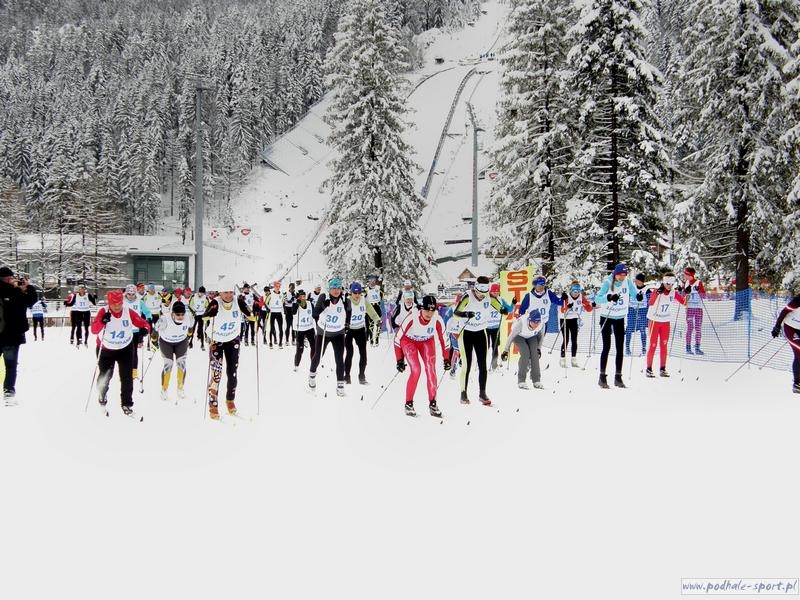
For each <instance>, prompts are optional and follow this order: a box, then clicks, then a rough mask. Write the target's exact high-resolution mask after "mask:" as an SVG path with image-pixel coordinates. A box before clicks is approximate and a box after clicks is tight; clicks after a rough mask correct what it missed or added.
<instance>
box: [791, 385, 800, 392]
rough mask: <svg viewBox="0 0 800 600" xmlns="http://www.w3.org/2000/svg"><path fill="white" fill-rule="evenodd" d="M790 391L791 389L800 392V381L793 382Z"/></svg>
mask: <svg viewBox="0 0 800 600" xmlns="http://www.w3.org/2000/svg"><path fill="white" fill-rule="evenodd" d="M792 391H793V392H794V393H795V394H800V383H795V384H794V385H793V386H792Z"/></svg>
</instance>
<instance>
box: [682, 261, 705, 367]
mask: <svg viewBox="0 0 800 600" xmlns="http://www.w3.org/2000/svg"><path fill="white" fill-rule="evenodd" d="M683 277H684V279H685V281H684V285H685V287H684V289H683V292H684V294H686V296H687V298H686V353H687V354H692V332H694V354H698V355H700V356H702V355H703V354H705V352H703V351H702V350H701V349H700V342H701V341H702V338H703V299H704V298H705V297H706V288H705V286H704V285H703V282H702V281H700V280H699V279H698V278H697V271H696V270H695V269H694V267H686V268H685V269H684V270H683Z"/></svg>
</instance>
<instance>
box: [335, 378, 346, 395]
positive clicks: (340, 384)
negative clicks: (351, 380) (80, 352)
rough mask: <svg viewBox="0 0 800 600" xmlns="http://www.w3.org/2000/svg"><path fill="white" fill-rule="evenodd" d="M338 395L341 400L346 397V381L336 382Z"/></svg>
mask: <svg viewBox="0 0 800 600" xmlns="http://www.w3.org/2000/svg"><path fill="white" fill-rule="evenodd" d="M336 395H337V396H339V398H343V397H344V381H337V382H336Z"/></svg>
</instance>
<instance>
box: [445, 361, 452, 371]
mask: <svg viewBox="0 0 800 600" xmlns="http://www.w3.org/2000/svg"><path fill="white" fill-rule="evenodd" d="M443 366H444V370H445V371H449V370H450V369H452V368H453V365H452V364H450V361H449V360H447V359H446V358H445V359H444V365H443Z"/></svg>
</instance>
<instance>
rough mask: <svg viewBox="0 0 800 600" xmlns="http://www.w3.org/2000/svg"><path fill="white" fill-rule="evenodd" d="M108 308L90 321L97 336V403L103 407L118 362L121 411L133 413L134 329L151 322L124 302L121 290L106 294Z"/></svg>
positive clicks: (144, 327) (144, 326)
mask: <svg viewBox="0 0 800 600" xmlns="http://www.w3.org/2000/svg"><path fill="white" fill-rule="evenodd" d="M106 298H107V300H108V308H106V307H105V306H103V307H100V309H99V310H98V311H97V314H96V315H95V318H94V321H93V322H92V333H93V334H95V335H96V336H97V372H98V375H97V391H98V394H99V396H98V402H99V403H100V405H101V406H105V405H106V402H107V399H106V394H107V393H108V386H109V383H110V382H111V377H112V376H113V375H114V364H115V363H116V364H118V365H119V380H120V400H121V403H122V412H124V413H125V414H126V415H131V414H133V358H134V356H135V355H136V344H135V343H134V342H135V341H136V337H135V335H134V330H137V331H138V330H148V331H149V329H150V325H149V324H148V323H147V321H145V320H144V319H143V318H142V317H140V316H139V314H138V313H137V312H136V311H135V310H133V309H131V308H129V307H127V306H125V305H124V297H123V294H122V290H113V291H110V292H108V294H106Z"/></svg>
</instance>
